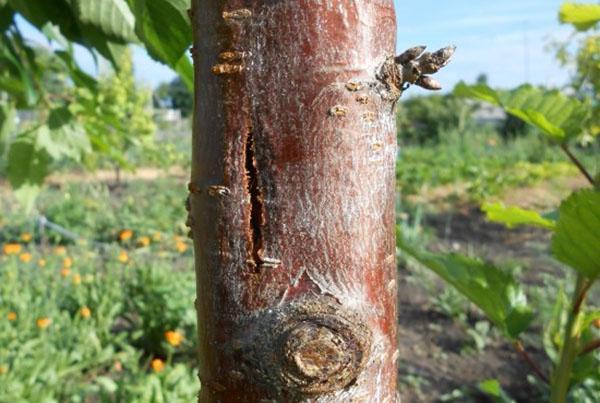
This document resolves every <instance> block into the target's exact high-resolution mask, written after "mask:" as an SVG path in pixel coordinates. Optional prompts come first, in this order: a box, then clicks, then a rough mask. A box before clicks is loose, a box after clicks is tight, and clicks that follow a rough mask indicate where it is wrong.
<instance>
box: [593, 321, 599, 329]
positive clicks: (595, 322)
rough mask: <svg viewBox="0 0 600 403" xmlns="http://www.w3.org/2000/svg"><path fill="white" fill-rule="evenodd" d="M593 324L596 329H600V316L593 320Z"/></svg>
mask: <svg viewBox="0 0 600 403" xmlns="http://www.w3.org/2000/svg"><path fill="white" fill-rule="evenodd" d="M592 325H593V326H594V327H595V328H596V329H600V318H598V319H595V320H594V321H593V322H592Z"/></svg>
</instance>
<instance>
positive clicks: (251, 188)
mask: <svg viewBox="0 0 600 403" xmlns="http://www.w3.org/2000/svg"><path fill="white" fill-rule="evenodd" d="M255 147H256V146H255V141H254V135H253V133H252V131H249V132H248V134H247V135H246V148H245V150H244V163H245V166H246V183H247V186H248V188H247V191H248V196H249V198H250V228H249V233H250V239H251V243H252V244H251V247H250V249H251V251H250V257H249V259H250V260H251V261H252V262H253V263H254V264H255V265H256V266H257V267H259V266H260V265H261V263H262V259H261V256H260V252H261V248H262V233H261V231H262V225H263V221H264V211H263V210H264V204H263V201H262V195H261V192H260V188H259V185H258V168H257V163H256V157H255V154H254V153H255Z"/></svg>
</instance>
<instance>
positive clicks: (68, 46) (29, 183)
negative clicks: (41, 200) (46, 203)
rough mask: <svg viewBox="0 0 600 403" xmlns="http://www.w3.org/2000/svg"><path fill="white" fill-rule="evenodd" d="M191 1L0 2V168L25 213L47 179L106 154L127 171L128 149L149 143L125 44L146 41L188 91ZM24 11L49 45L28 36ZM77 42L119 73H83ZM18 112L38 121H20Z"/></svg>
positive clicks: (145, 116)
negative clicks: (21, 25)
mask: <svg viewBox="0 0 600 403" xmlns="http://www.w3.org/2000/svg"><path fill="white" fill-rule="evenodd" d="M187 7H188V2H187V1H186V0H152V1H147V0H103V1H101V2H98V1H93V0H1V1H0V105H1V106H0V110H1V112H0V155H2V157H3V158H2V159H0V161H2V162H0V170H2V171H3V173H5V174H6V176H7V178H8V180H9V182H10V183H11V185H12V187H13V189H15V191H16V194H17V196H18V197H19V199H20V200H21V201H22V203H23V204H24V205H25V206H26V207H27V208H28V209H30V208H31V207H32V205H33V201H34V199H35V197H36V196H37V194H38V193H39V191H40V188H41V186H42V184H43V183H44V179H45V178H46V177H47V176H48V175H49V174H50V173H51V172H53V171H55V170H56V169H58V168H60V167H61V166H64V165H65V164H77V165H85V166H87V167H92V166H97V165H98V164H94V161H95V160H97V159H102V157H104V159H109V160H110V161H111V162H113V163H116V164H117V165H118V166H125V167H128V166H130V165H129V164H128V162H129V161H128V156H127V155H125V151H126V150H127V149H128V148H129V146H131V145H140V144H141V145H146V146H147V145H148V143H149V139H150V138H151V137H150V136H149V134H151V132H152V131H153V127H152V122H151V120H150V119H149V114H148V113H146V112H147V111H145V108H146V106H147V105H146V104H148V102H149V101H150V98H149V96H147V95H144V92H143V91H137V89H136V91H132V90H133V89H134V88H135V85H134V82H133V78H132V76H131V65H130V63H128V62H127V52H128V49H127V44H130V43H136V44H142V45H143V46H145V48H146V49H147V50H148V52H149V54H150V55H151V56H152V57H153V58H155V59H156V60H158V61H161V62H163V63H166V64H167V65H169V66H170V67H172V68H173V69H174V70H175V71H176V72H177V73H179V75H180V77H181V79H182V80H183V82H184V83H185V85H186V86H187V87H188V88H191V87H192V81H193V78H192V76H193V72H192V66H191V61H190V60H189V58H188V56H187V54H186V51H187V49H188V47H189V46H190V44H191V28H190V23H189V19H188V16H187ZM17 15H20V16H21V17H23V18H24V19H26V20H27V21H28V22H30V23H31V24H32V25H34V26H35V27H36V28H38V29H39V30H40V32H41V33H42V34H43V35H45V36H46V38H47V39H48V41H49V42H50V44H51V45H52V46H50V47H49V48H48V49H46V48H42V47H39V46H36V45H34V44H32V43H30V42H29V41H28V40H27V38H24V37H23V35H22V34H21V32H20V30H19V26H18V24H17V23H16V22H15V17H16V16H17ZM74 44H79V45H82V46H84V47H86V48H87V49H88V50H89V51H90V52H91V53H92V55H93V56H94V58H98V57H99V56H102V57H103V58H105V59H106V60H109V61H110V62H111V64H112V66H113V67H114V69H115V71H116V72H117V73H116V74H115V75H114V76H112V77H111V78H109V79H107V80H104V81H103V80H97V79H96V78H94V77H92V76H90V75H88V74H86V73H85V72H84V71H82V70H81V69H80V68H79V66H78V65H77V62H76V60H75V57H74V50H73V49H74ZM17 109H19V110H27V111H29V112H30V113H31V114H32V115H33V117H34V118H33V119H31V122H30V123H29V124H27V125H24V126H23V127H14V124H13V123H14V116H15V111H16V110H17ZM92 152H93V154H92ZM5 161H6V163H5Z"/></svg>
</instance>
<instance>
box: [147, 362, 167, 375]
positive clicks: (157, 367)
mask: <svg viewBox="0 0 600 403" xmlns="http://www.w3.org/2000/svg"><path fill="white" fill-rule="evenodd" d="M150 366H151V367H152V370H153V371H154V372H156V373H159V372H160V371H162V370H163V369H164V368H165V362H164V361H163V360H161V359H160V358H155V359H153V360H152V362H151V363H150Z"/></svg>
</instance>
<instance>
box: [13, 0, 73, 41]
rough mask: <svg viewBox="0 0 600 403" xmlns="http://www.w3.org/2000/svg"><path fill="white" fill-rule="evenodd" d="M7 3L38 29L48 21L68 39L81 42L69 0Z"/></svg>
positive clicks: (36, 0)
mask: <svg viewBox="0 0 600 403" xmlns="http://www.w3.org/2000/svg"><path fill="white" fill-rule="evenodd" d="M8 4H10V6H11V7H12V8H13V9H14V10H15V11H17V12H18V13H19V14H21V15H22V16H23V17H25V18H26V19H27V20H28V21H29V22H30V23H32V24H33V25H35V26H36V27H38V28H39V29H40V30H41V29H42V28H43V27H44V25H46V23H48V22H49V21H50V22H52V23H53V24H56V25H58V26H59V27H60V31H61V32H62V34H63V35H64V36H66V37H67V38H68V39H70V40H72V41H76V42H81V39H82V35H81V30H80V27H79V25H78V23H77V18H76V16H75V13H74V12H73V8H72V7H71V3H70V1H69V0H8Z"/></svg>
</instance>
